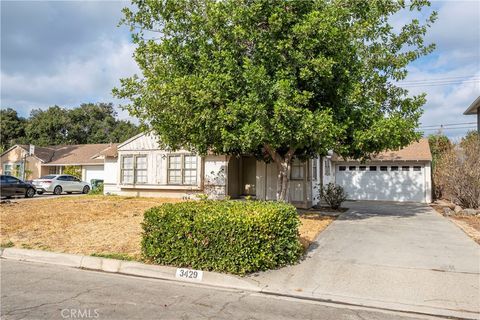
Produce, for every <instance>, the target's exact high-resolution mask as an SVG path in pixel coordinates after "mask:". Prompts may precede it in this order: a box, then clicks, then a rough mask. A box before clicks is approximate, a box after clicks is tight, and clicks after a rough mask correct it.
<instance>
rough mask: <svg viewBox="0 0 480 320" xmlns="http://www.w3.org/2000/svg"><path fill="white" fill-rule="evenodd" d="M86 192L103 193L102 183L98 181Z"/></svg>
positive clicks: (92, 193) (91, 193) (90, 193)
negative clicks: (96, 184)
mask: <svg viewBox="0 0 480 320" xmlns="http://www.w3.org/2000/svg"><path fill="white" fill-rule="evenodd" d="M88 194H89V195H92V196H94V195H99V194H103V183H100V184H98V186H96V187H95V188H92V189H91V190H90V192H89V193H88Z"/></svg>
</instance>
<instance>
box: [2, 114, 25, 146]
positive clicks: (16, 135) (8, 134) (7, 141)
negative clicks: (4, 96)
mask: <svg viewBox="0 0 480 320" xmlns="http://www.w3.org/2000/svg"><path fill="white" fill-rule="evenodd" d="M25 124H26V120H25V118H22V117H19V116H18V114H17V111H15V110H13V109H12V108H7V109H0V132H1V134H0V152H3V151H5V150H6V149H8V148H9V147H11V146H12V145H14V144H15V143H25Z"/></svg>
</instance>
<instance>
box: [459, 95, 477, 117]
mask: <svg viewBox="0 0 480 320" xmlns="http://www.w3.org/2000/svg"><path fill="white" fill-rule="evenodd" d="M479 108H480V96H478V97H477V99H475V101H473V102H472V104H471V105H470V106H469V107H468V108H467V110H465V112H464V113H463V114H464V115H469V114H477V113H479V112H480V111H479V110H478V109H479Z"/></svg>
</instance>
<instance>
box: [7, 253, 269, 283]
mask: <svg viewBox="0 0 480 320" xmlns="http://www.w3.org/2000/svg"><path fill="white" fill-rule="evenodd" d="M0 257H1V258H4V259H11V260H18V261H29V262H39V263H48V264H55V265H61V266H67V267H73V268H81V269H88V270H95V271H104V272H109V273H119V274H124V275H131V276H138V277H147V278H154V279H162V280H171V281H178V282H187V283H196V284H201V285H207V286H214V287H222V288H227V289H236V290H246V291H253V292H260V291H261V290H262V288H261V287H260V286H258V285H256V284H255V283H253V282H251V281H248V280H247V279H242V278H241V277H238V276H233V275H229V274H223V273H217V272H209V271H203V280H202V281H201V282H192V281H188V280H183V279H179V278H176V277H175V274H176V271H177V268H175V267H168V266H158V265H149V264H144V263H140V262H133V261H124V260H115V259H108V258H101V257H92V256H83V255H76V254H69V253H57V252H49V251H41V250H30V249H18V248H3V249H2V250H1V251H0Z"/></svg>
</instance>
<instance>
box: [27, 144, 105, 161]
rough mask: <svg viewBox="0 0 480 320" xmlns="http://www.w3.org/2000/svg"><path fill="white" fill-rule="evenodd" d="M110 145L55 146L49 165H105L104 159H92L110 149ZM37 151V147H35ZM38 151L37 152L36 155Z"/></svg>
mask: <svg viewBox="0 0 480 320" xmlns="http://www.w3.org/2000/svg"><path fill="white" fill-rule="evenodd" d="M109 146H110V144H107V143H105V144H77V145H65V146H55V147H53V148H54V154H53V156H52V158H51V160H50V161H49V162H48V164H49V165H78V164H103V160H102V159H92V157H93V156H94V155H96V154H97V153H99V152H100V151H102V150H104V149H105V148H108V147H109ZM35 149H37V147H35ZM36 153H37V151H36V150H35V154H36Z"/></svg>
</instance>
